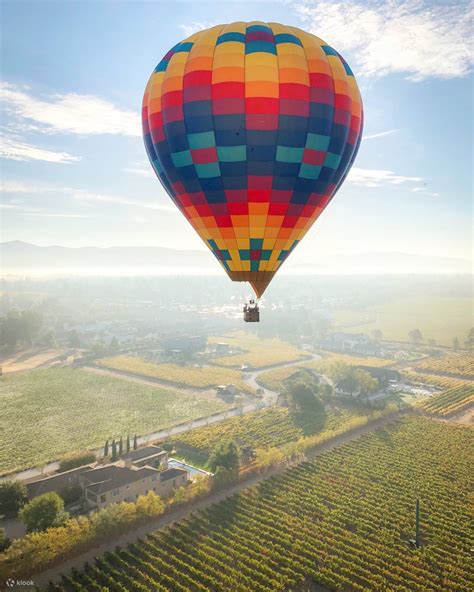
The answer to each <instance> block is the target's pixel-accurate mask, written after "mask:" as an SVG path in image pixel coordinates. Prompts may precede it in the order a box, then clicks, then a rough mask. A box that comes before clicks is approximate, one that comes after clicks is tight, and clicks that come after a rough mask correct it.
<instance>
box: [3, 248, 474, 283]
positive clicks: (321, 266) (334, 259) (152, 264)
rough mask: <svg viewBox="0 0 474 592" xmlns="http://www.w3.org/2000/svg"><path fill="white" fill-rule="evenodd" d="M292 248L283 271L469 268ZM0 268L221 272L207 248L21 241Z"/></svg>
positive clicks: (400, 256)
mask: <svg viewBox="0 0 474 592" xmlns="http://www.w3.org/2000/svg"><path fill="white" fill-rule="evenodd" d="M305 255H306V254H305V253H304V252H303V253H301V256H300V253H298V252H296V253H295V254H294V256H293V257H292V258H291V263H289V264H287V265H286V266H285V268H284V269H283V270H282V272H283V273H294V274H298V273H341V274H347V273H355V274H358V273H359V274H360V273H388V274H390V273H395V274H397V273H472V266H471V263H470V261H468V260H467V259H455V258H450V257H435V256H433V257H431V256H425V255H417V254H409V253H363V254H348V255H346V254H335V255H331V256H328V255H327V254H322V255H321V257H319V258H318V255H317V253H316V254H315V256H314V258H312V259H311V260H309V259H308V258H307V256H305ZM0 261H1V270H2V273H4V274H7V273H8V274H17V273H38V272H39V273H53V274H54V273H61V274H65V273H71V274H73V275H75V274H78V273H86V272H87V271H90V272H91V273H99V272H100V273H102V272H105V273H107V274H112V273H114V274H117V275H120V274H122V273H123V274H129V273H133V274H137V275H138V274H140V272H143V273H147V274H153V273H159V274H164V273H181V274H186V273H193V274H196V273H220V272H221V268H220V266H219V264H218V263H217V261H216V260H215V258H214V257H213V256H212V255H211V254H210V253H209V252H207V251H205V250H202V251H198V250H183V251H180V250H178V249H167V248H164V247H77V248H71V247H61V246H49V247H40V246H37V245H33V244H30V243H26V242H23V241H10V242H3V243H0Z"/></svg>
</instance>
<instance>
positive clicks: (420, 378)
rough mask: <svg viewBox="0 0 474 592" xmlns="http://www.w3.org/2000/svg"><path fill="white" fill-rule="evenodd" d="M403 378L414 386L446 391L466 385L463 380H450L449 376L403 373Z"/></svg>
mask: <svg viewBox="0 0 474 592" xmlns="http://www.w3.org/2000/svg"><path fill="white" fill-rule="evenodd" d="M402 374H403V377H404V379H405V380H407V381H408V382H411V383H414V384H429V385H432V386H436V387H439V388H443V389H447V388H454V387H456V386H463V385H465V384H466V381H465V380H461V379H460V378H452V377H451V376H438V375H437V374H421V373H420V372H407V371H404V372H403V373H402Z"/></svg>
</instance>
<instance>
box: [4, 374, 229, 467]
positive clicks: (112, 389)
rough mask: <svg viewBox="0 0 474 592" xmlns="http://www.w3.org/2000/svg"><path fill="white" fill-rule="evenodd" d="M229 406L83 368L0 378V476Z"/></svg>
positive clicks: (214, 399) (202, 397)
mask: <svg viewBox="0 0 474 592" xmlns="http://www.w3.org/2000/svg"><path fill="white" fill-rule="evenodd" d="M226 407H227V406H226V405H225V404H224V403H222V402H221V401H219V400H218V399H216V398H214V397H210V396H207V395H204V394H203V395H202V396H191V395H187V394H184V393H180V392H176V391H173V390H172V389H165V388H162V387H158V386H157V387H154V386H147V385H143V384H136V383H133V382H130V381H128V380H121V379H117V378H112V377H109V376H101V375H97V374H94V373H91V372H87V371H85V370H78V369H72V368H65V367H63V368H54V369H46V370H32V371H29V372H24V373H21V374H14V375H7V376H3V377H1V378H0V408H1V409H2V413H1V414H0V433H1V436H2V446H0V473H6V472H12V471H15V470H20V469H24V468H26V467H30V466H34V465H37V464H39V463H44V462H47V461H51V460H55V459H57V458H59V457H61V456H63V455H65V454H67V453H69V452H72V451H75V450H78V449H81V448H89V447H94V446H100V445H101V444H103V442H104V441H105V439H106V438H110V437H119V436H120V435H123V436H126V435H127V433H130V434H132V435H133V434H135V433H137V434H146V433H148V432H152V431H155V430H158V429H160V428H161V427H167V426H170V425H172V424H175V423H179V422H181V421H187V420H190V419H193V418H197V417H201V416H205V415H209V414H211V413H214V412H216V411H219V410H221V409H225V408H226Z"/></svg>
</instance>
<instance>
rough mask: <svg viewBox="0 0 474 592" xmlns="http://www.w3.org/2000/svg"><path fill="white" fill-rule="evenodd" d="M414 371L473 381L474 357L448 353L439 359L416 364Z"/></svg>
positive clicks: (427, 359)
mask: <svg viewBox="0 0 474 592" xmlns="http://www.w3.org/2000/svg"><path fill="white" fill-rule="evenodd" d="M415 370H417V371H418V370H419V371H421V372H423V371H424V372H428V373H439V374H448V375H452V376H460V377H461V378H472V379H474V355H472V354H459V353H449V354H446V355H444V356H442V357H441V358H426V359H424V360H421V361H420V362H418V363H417V365H416V368H415Z"/></svg>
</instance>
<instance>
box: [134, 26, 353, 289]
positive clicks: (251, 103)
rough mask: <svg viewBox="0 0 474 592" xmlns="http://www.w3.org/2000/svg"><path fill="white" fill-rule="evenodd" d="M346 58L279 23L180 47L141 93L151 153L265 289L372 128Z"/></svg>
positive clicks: (212, 244)
mask: <svg viewBox="0 0 474 592" xmlns="http://www.w3.org/2000/svg"><path fill="white" fill-rule="evenodd" d="M362 120H363V113H362V102H361V97H360V94H359V89H358V87H357V83H356V81H355V78H354V75H353V73H352V71H351V70H350V68H349V66H348V65H347V63H346V62H345V60H344V59H343V58H342V57H341V56H340V55H339V54H338V53H337V51H336V50H334V49H333V48H332V47H330V46H329V45H327V44H326V43H325V42H324V41H322V40H321V39H318V38H317V37H315V36H314V35H310V34H309V33H305V32H304V31H301V30H300V29H297V28H295V27H287V26H284V25H279V24H275V23H261V22H252V23H232V24H229V25H219V26H216V27H212V28H211V29H207V30H205V31H201V32H199V33H196V34H194V35H192V36H191V37H188V38H187V39H186V40H184V41H182V42H181V43H178V44H177V45H176V46H175V47H173V48H172V49H171V50H170V51H169V52H168V53H167V54H166V55H165V56H164V58H163V59H162V60H161V61H160V63H159V64H158V66H157V67H156V68H155V70H154V71H153V73H152V75H151V77H150V80H149V81H148V85H147V87H146V90H145V96H144V99H143V135H144V140H145V146H146V149H147V152H148V156H149V158H150V162H151V164H152V166H153V168H154V170H155V172H156V174H157V175H158V177H159V179H160V181H161V182H162V184H163V185H164V187H165V188H166V190H167V192H168V194H169V195H170V197H171V198H172V200H173V201H174V203H175V204H176V205H177V206H178V208H179V209H180V210H181V212H182V213H183V214H184V215H185V216H186V218H187V219H188V220H189V222H190V223H191V225H192V226H193V227H194V228H195V230H196V232H197V233H198V234H199V236H200V237H201V238H202V239H203V240H204V242H205V243H206V245H207V246H208V247H209V248H210V249H211V250H212V252H213V253H214V255H215V256H216V258H217V259H218V260H219V262H220V263H221V265H222V266H223V267H224V269H225V271H226V272H227V274H228V275H229V277H230V278H231V279H232V280H235V281H248V282H250V283H251V284H252V286H253V288H254V290H255V292H256V294H257V296H261V295H262V294H263V292H264V290H265V289H266V287H267V286H268V284H269V283H270V281H271V280H272V278H273V277H274V275H275V273H276V272H277V271H278V269H279V268H280V267H281V265H282V264H283V262H284V261H285V260H286V258H287V257H288V255H289V254H290V253H291V252H292V251H293V249H294V248H295V247H296V245H297V244H298V243H299V241H300V240H301V239H302V238H303V236H304V235H305V234H306V232H307V231H308V230H309V229H310V227H311V226H312V224H313V223H314V222H315V220H316V219H317V218H318V216H319V215H320V213H321V212H322V211H323V209H324V208H325V207H326V205H327V204H328V203H329V201H330V200H331V198H332V197H333V196H334V194H335V192H336V191H337V189H338V188H339V187H340V185H341V183H342V182H343V181H344V179H345V177H346V175H347V173H348V172H349V169H350V167H351V165H352V163H353V161H354V159H355V157H356V154H357V150H358V148H359V144H360V139H361V135H362Z"/></svg>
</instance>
